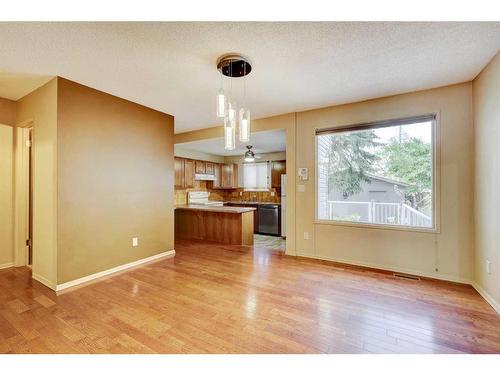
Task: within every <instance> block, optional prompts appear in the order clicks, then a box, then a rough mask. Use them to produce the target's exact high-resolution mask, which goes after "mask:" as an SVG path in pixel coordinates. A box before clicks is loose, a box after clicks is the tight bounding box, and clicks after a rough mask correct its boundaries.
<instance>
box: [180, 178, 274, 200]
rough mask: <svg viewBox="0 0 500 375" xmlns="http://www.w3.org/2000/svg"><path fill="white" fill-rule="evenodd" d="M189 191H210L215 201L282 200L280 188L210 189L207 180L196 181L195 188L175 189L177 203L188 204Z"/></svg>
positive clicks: (211, 197) (211, 198)
mask: <svg viewBox="0 0 500 375" xmlns="http://www.w3.org/2000/svg"><path fill="white" fill-rule="evenodd" d="M189 191H209V192H210V197H209V199H210V200H213V201H224V202H228V201H255V202H271V203H279V202H280V200H281V197H280V189H270V190H269V191H243V189H231V190H222V189H209V188H208V186H207V181H195V186H194V188H191V189H176V190H175V205H182V204H187V193H188V192H189ZM272 192H274V196H272V194H271V193H272ZM240 193H241V195H240Z"/></svg>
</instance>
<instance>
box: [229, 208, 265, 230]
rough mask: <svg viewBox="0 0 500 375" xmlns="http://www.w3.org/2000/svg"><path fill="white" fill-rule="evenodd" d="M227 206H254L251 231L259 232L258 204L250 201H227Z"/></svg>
mask: <svg viewBox="0 0 500 375" xmlns="http://www.w3.org/2000/svg"><path fill="white" fill-rule="evenodd" d="M226 205H227V206H230V207H253V208H255V211H254V212H253V232H254V233H259V205H258V204H251V203H245V204H243V203H231V202H229V203H227V204H226Z"/></svg>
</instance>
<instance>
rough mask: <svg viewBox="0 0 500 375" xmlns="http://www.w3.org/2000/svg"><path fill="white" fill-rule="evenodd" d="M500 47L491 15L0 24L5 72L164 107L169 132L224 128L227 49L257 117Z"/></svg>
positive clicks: (452, 73) (337, 98) (424, 84)
mask: <svg viewBox="0 0 500 375" xmlns="http://www.w3.org/2000/svg"><path fill="white" fill-rule="evenodd" d="M499 48H500V23H498V22H496V23H484V22H478V23H464V22H455V23H417V22H408V23H387V22H364V23H363V22H344V23H341V22H322V23H307V22H299V23H297V22H269V23H263V22H234V23H194V22H185V23H175V22H164V23H141V22H139V23H94V22H87V23H8V22H4V23H0V56H1V58H0V71H4V72H12V73H28V74H38V75H44V76H53V75H59V76H63V77H66V78H68V79H71V80H74V81H77V82H80V83H82V84H85V85H88V86H91V87H94V88H96V89H99V90H102V91H106V92H109V93H111V94H114V95H117V96H120V97H123V98H126V99H129V100H132V101H134V102H138V103H141V104H144V105H146V106H149V107H152V108H155V109H157V110H160V111H163V112H167V113H170V114H172V115H174V116H175V118H176V121H175V124H176V125H175V126H176V132H183V131H188V130H192V129H198V128H203V127H209V126H214V125H217V124H219V121H218V119H217V118H216V117H215V100H214V97H215V93H216V91H217V90H218V88H219V84H220V77H219V75H218V72H217V71H216V69H215V61H216V60H217V57H218V56H219V55H221V54H223V53H226V52H240V53H243V54H245V55H247V56H249V57H250V58H251V60H252V65H253V71H252V73H251V74H250V75H249V76H248V78H247V104H248V106H249V107H250V108H251V110H252V116H253V118H258V117H265V116H270V115H276V114H281V113H286V112H293V111H300V110H305V109H312V108H318V107H323V106H328V105H335V104H342V103H348V102H353V101H359V100H365V99H370V98H375V97H381V96H387V95H393V94H398V93H403V92H409V91H415V90H420V89H426V88H431V87H437V86H443V85H448V84H453V83H458V82H463V81H468V80H471V79H472V78H474V77H475V76H476V75H477V74H478V73H479V71H480V70H481V69H482V68H483V67H484V66H485V65H486V64H487V63H488V61H489V60H490V59H491V58H492V57H493V56H494V55H495V54H496V52H497V51H498V50H499ZM240 83H241V80H240V82H235V83H234V85H233V91H234V93H235V96H237V95H236V94H237V93H238V92H239V91H240V90H239V89H240V87H239V84H240Z"/></svg>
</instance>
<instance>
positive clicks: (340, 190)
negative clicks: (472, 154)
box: [317, 121, 434, 228]
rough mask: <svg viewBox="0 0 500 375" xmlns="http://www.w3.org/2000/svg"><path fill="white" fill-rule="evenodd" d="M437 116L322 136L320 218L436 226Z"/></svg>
mask: <svg viewBox="0 0 500 375" xmlns="http://www.w3.org/2000/svg"><path fill="white" fill-rule="evenodd" d="M432 129H433V121H425V122H416V123H410V124H408V123H405V124H404V125H398V124H395V125H391V126H385V127H379V128H369V129H356V130H352V131H342V132H333V133H328V134H320V135H318V136H317V155H318V176H317V178H318V192H317V193H318V207H317V209H318V211H317V214H318V219H320V220H342V221H349V222H361V223H370V224H381V225H396V226H408V227H420V228H433V227H434V223H433V217H434V213H433V160H434V157H433V145H432V142H433V137H432V133H433V130H432Z"/></svg>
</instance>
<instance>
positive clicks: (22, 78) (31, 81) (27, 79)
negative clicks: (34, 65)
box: [0, 71, 54, 100]
mask: <svg viewBox="0 0 500 375" xmlns="http://www.w3.org/2000/svg"><path fill="white" fill-rule="evenodd" d="M52 78H54V77H51V76H43V75H36V74H22V73H20V74H16V73H5V72H1V71H0V98H6V99H10V100H18V99H21V98H22V97H23V96H25V95H26V94H29V93H30V92H32V91H33V90H35V89H37V88H39V87H40V86H43V85H44V84H46V83H47V82H48V81H50V80H51V79H52Z"/></svg>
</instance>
